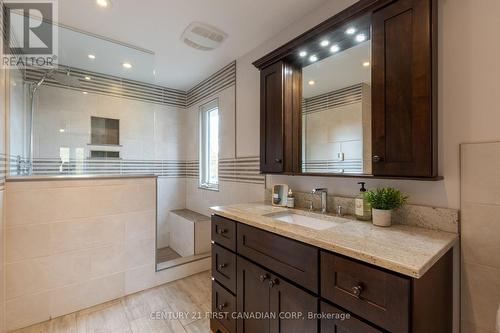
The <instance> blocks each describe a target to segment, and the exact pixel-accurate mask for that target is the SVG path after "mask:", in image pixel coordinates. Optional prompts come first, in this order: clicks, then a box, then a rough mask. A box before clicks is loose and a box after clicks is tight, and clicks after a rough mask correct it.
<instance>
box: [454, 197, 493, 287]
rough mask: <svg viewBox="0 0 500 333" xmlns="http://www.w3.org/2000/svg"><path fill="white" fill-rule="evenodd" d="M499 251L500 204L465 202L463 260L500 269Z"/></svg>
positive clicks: (463, 214) (463, 209) (463, 212)
mask: <svg viewBox="0 0 500 333" xmlns="http://www.w3.org/2000/svg"><path fill="white" fill-rule="evenodd" d="M499 253H500V206H496V205H482V204H474V203H468V202H465V203H464V204H463V207H462V258H463V261H464V262H466V263H475V264H481V265H487V266H492V267H496V268H498V269H500V256H499V255H498V254H499ZM498 279H500V277H498Z"/></svg>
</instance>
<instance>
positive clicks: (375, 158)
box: [372, 155, 382, 163]
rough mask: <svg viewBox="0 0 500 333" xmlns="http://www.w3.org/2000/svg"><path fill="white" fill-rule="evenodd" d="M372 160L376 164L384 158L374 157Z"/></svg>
mask: <svg viewBox="0 0 500 333" xmlns="http://www.w3.org/2000/svg"><path fill="white" fill-rule="evenodd" d="M372 159H373V162H375V163H378V162H380V161H382V157H380V156H378V155H373V158H372Z"/></svg>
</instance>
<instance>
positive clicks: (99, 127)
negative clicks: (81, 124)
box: [90, 117, 120, 146]
mask: <svg viewBox="0 0 500 333" xmlns="http://www.w3.org/2000/svg"><path fill="white" fill-rule="evenodd" d="M90 143H91V144H93V145H114V146H118V145H119V144H120V120H118V119H109V118H100V117H91V139H90Z"/></svg>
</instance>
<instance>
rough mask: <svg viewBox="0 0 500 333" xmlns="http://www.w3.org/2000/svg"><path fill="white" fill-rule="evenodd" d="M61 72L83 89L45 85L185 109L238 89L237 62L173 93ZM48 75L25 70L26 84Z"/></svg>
mask: <svg viewBox="0 0 500 333" xmlns="http://www.w3.org/2000/svg"><path fill="white" fill-rule="evenodd" d="M57 71H58V72H59V73H61V74H66V73H68V72H69V73H71V75H72V76H74V77H77V78H78V79H80V84H81V87H78V88H75V87H68V86H66V85H63V84H61V83H59V82H57V81H56V80H53V79H50V78H47V79H46V81H45V82H44V85H48V86H53V87H59V88H64V89H71V90H78V91H87V92H92V93H96V94H101V95H107V96H113V97H120V98H127V99H134V100H140V101H144V102H148V103H154V104H162V105H169V106H175V107H179V108H183V109H184V108H187V107H190V106H192V105H194V104H196V103H197V102H199V101H201V100H202V99H204V98H206V97H208V96H211V95H213V94H216V93H218V92H220V91H222V90H224V89H226V88H227V87H230V86H233V85H236V61H233V62H231V63H230V64H228V65H226V66H225V67H224V68H222V69H220V70H219V71H217V72H216V73H214V74H212V75H211V76H210V77H208V78H207V79H205V80H203V81H202V82H200V83H198V84H197V85H196V86H194V87H193V88H191V89H189V90H188V91H182V90H177V89H171V88H167V87H162V86H158V85H154V84H148V83H143V82H139V81H133V80H128V79H123V78H120V77H116V76H111V75H105V74H100V73H95V72H91V71H87V70H83V69H78V68H74V67H67V66H63V65H60V66H59V68H58V69H57ZM45 73H46V71H44V70H42V69H39V68H34V67H33V68H28V69H26V70H24V80H25V81H28V82H36V81H39V80H40V79H41V78H42V76H43V75H44V74H45ZM87 76H88V77H90V78H91V80H86V79H85V77H87Z"/></svg>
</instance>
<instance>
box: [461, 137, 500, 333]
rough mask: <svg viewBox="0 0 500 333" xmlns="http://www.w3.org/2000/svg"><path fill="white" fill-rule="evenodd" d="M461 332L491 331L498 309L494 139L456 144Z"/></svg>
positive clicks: (498, 177) (499, 213) (498, 154)
mask: <svg viewBox="0 0 500 333" xmlns="http://www.w3.org/2000/svg"><path fill="white" fill-rule="evenodd" d="M461 167H462V169H461V205H462V219H461V221H462V225H461V231H462V278H461V280H462V309H461V313H462V316H461V318H462V333H495V327H496V323H495V322H496V320H497V311H500V142H495V143H477V144H464V145H462V146H461Z"/></svg>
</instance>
